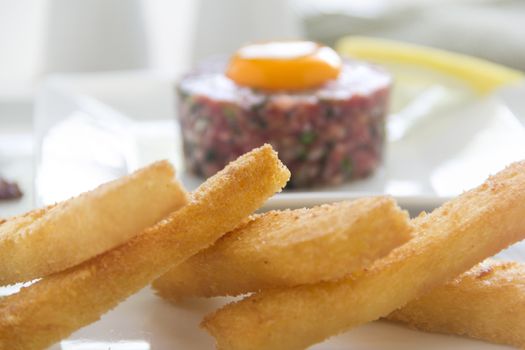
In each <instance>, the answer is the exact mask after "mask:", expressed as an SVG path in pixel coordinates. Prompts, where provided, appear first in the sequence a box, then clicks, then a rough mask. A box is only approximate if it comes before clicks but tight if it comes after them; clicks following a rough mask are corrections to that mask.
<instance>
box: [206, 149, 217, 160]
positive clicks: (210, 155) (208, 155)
mask: <svg viewBox="0 0 525 350" xmlns="http://www.w3.org/2000/svg"><path fill="white" fill-rule="evenodd" d="M215 158H217V155H216V154H215V151H214V150H211V149H209V150H208V151H207V152H206V161H207V162H211V161H213V160H215Z"/></svg>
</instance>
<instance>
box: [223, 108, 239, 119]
mask: <svg viewBox="0 0 525 350" xmlns="http://www.w3.org/2000/svg"><path fill="white" fill-rule="evenodd" d="M222 113H223V114H224V115H225V116H226V118H227V119H228V121H230V122H232V121H235V119H236V116H237V113H235V109H233V107H231V106H226V107H224V108H223V109H222Z"/></svg>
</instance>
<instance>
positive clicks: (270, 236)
mask: <svg viewBox="0 0 525 350" xmlns="http://www.w3.org/2000/svg"><path fill="white" fill-rule="evenodd" d="M410 237H411V228H410V225H409V221H408V214H407V213H406V212H404V211H402V210H401V209H400V208H399V207H398V206H397V204H396V202H395V201H394V200H393V199H392V198H390V197H372V198H363V199H358V200H355V201H352V202H339V203H333V204H329V205H328V204H326V205H322V206H318V207H314V208H311V209H298V210H285V211H272V212H268V213H264V214H261V215H257V216H254V217H253V218H252V220H251V221H249V222H248V223H246V224H244V225H242V226H241V227H238V228H236V229H235V230H234V231H232V232H230V233H228V234H227V235H225V236H224V237H222V238H221V239H220V240H218V241H217V242H216V243H215V244H214V245H213V246H211V247H210V248H208V249H206V250H205V251H203V252H201V253H199V254H197V255H195V256H193V257H191V258H190V259H188V260H187V261H185V262H184V263H182V264H180V265H179V266H177V267H175V268H173V269H172V270H170V272H168V273H167V274H165V275H164V276H162V277H161V278H159V279H157V280H156V281H155V282H154V283H153V286H154V288H155V289H156V290H157V292H158V294H159V295H160V296H162V297H164V298H166V299H170V300H177V299H179V298H182V297H187V296H205V297H210V296H218V295H239V294H244V293H248V292H254V291H258V290H262V289H268V288H275V287H285V286H294V285H300V284H311V283H317V282H320V281H323V280H325V281H326V280H335V279H339V278H342V277H344V276H345V275H348V274H350V273H352V272H355V271H358V270H361V269H363V268H364V267H366V266H368V265H370V264H371V263H372V262H373V261H374V260H376V259H378V258H380V257H383V256H385V255H387V254H388V253H389V252H390V251H391V250H392V249H393V248H395V247H397V246H399V245H401V244H403V243H405V242H406V241H408V240H409V239H410Z"/></svg>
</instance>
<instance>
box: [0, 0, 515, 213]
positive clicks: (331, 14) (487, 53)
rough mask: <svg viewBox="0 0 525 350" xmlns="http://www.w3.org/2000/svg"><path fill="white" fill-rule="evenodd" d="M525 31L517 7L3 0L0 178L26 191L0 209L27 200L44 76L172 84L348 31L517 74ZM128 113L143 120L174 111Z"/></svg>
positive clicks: (474, 1) (511, 1)
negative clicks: (251, 52)
mask: <svg viewBox="0 0 525 350" xmlns="http://www.w3.org/2000/svg"><path fill="white" fill-rule="evenodd" d="M524 23H525V2H524V1H520V0H454V1H452V0H442V1H431V0H251V1H246V0H177V1H168V0H151V1H145V0H18V1H10V0H0V175H4V176H5V177H8V178H11V179H12V180H17V181H18V182H19V183H20V185H21V187H22V189H23V191H24V192H26V194H27V195H26V196H24V198H23V199H22V202H21V203H22V204H20V203H19V204H17V205H18V206H17V207H16V208H14V209H13V208H11V207H9V206H6V205H3V206H0V216H4V215H8V214H10V213H13V212H17V211H20V210H21V208H27V207H29V206H31V203H33V198H32V195H31V188H32V186H33V185H32V178H31V177H30V174H32V173H34V171H35V169H34V168H33V166H32V164H34V158H33V157H34V147H33V146H34V141H35V137H33V131H34V124H33V116H34V105H35V98H36V96H37V95H38V91H39V88H40V86H41V84H42V83H43V82H44V81H46V78H48V77H49V76H60V75H62V74H68V75H71V74H81V75H82V74H91V75H89V76H90V77H93V76H94V75H93V74H98V75H99V76H101V77H103V76H104V74H105V73H104V72H112V73H111V74H113V76H115V74H117V75H116V76H118V72H122V74H126V72H133V74H135V75H137V74H139V75H140V74H156V75H158V76H161V77H166V79H169V81H172V79H176V78H177V77H178V76H180V74H181V73H182V72H185V71H187V70H188V69H189V68H190V67H191V66H192V65H193V64H195V62H198V61H199V60H201V59H203V58H205V57H208V56H210V55H214V54H219V53H230V52H232V51H234V50H235V49H236V48H238V47H239V46H240V45H242V44H244V43H246V42H248V41H254V40H261V39H264V40H269V39H283V38H307V39H312V40H316V41H319V42H322V43H326V44H328V45H333V44H334V43H335V42H336V40H337V39H338V38H341V37H343V36H346V35H363V36H371V37H379V38H388V39H395V40H401V41H406V42H411V43H416V44H424V45H427V46H432V47H437V48H441V49H446V50H450V51H454V52H459V53H464V54H468V55H472V56H476V57H480V58H484V59H487V60H490V61H493V62H496V63H500V64H502V65H505V66H508V67H512V68H515V69H518V70H522V71H523V70H525V25H524ZM88 85H89V84H88ZM107 86H109V85H107ZM134 113H135V116H136V117H137V118H146V119H147V118H149V117H150V115H151V117H152V118H153V117H158V116H159V114H160V115H162V116H165V117H168V116H169V115H170V113H171V111H165V112H155V113H151V111H148V110H144V111H137V110H136V109H135V110H134ZM155 114H156V115H155ZM130 115H132V116H133V113H130Z"/></svg>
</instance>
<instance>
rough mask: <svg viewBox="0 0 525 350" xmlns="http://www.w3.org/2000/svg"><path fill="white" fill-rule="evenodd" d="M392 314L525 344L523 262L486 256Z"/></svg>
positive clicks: (419, 325)
mask: <svg viewBox="0 0 525 350" xmlns="http://www.w3.org/2000/svg"><path fill="white" fill-rule="evenodd" d="M388 319H390V320H392V321H398V322H403V323H406V324H408V325H409V326H410V327H412V328H415V329H420V330H424V331H428V332H438V333H448V334H457V335H467V336H469V337H472V338H477V339H480V340H485V341H489V342H493V343H501V344H506V345H511V346H516V347H520V348H525V264H524V263H517V262H504V261H495V260H488V261H485V262H483V263H481V264H480V265H478V266H476V267H474V268H473V269H472V270H470V271H468V272H466V273H464V274H463V275H461V276H460V277H458V278H456V279H455V280H453V281H451V282H449V283H447V284H445V285H444V286H442V287H439V288H436V289H434V290H433V291H431V292H430V293H428V294H425V295H424V296H422V297H421V298H419V299H416V300H414V301H411V302H410V303H408V305H406V306H405V307H403V308H402V309H400V310H397V311H394V312H393V313H391V314H390V315H389V316H388Z"/></svg>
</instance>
